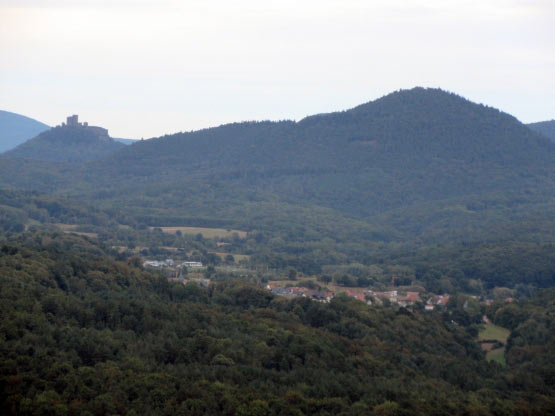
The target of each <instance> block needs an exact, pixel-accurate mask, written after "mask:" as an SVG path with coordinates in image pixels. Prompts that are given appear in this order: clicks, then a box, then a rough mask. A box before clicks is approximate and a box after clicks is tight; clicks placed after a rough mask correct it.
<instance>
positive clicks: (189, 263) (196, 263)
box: [181, 261, 202, 268]
mask: <svg viewBox="0 0 555 416" xmlns="http://www.w3.org/2000/svg"><path fill="white" fill-rule="evenodd" d="M181 267H191V268H196V267H202V263H201V262H200V261H184V262H183V263H181Z"/></svg>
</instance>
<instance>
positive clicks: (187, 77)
mask: <svg viewBox="0 0 555 416" xmlns="http://www.w3.org/2000/svg"><path fill="white" fill-rule="evenodd" d="M292 10H293V11H294V12H291V11H292ZM0 15H1V16H3V17H2V20H3V22H2V23H3V24H2V25H1V27H0V44H2V58H3V59H2V60H1V61H0V90H1V91H2V94H1V95H0V108H1V109H3V110H6V111H11V112H15V113H19V114H22V115H25V116H28V117H31V118H34V119H36V120H38V121H41V122H43V123H46V124H48V125H51V126H54V125H57V124H60V123H61V122H62V121H63V120H65V117H66V116H67V115H70V114H79V116H80V118H81V119H82V120H83V121H88V122H89V123H91V124H93V125H101V126H103V127H106V128H108V129H109V131H110V134H111V135H112V136H113V137H131V138H141V137H144V138H148V137H156V136H160V135H163V134H167V133H173V132H177V131H188V130H197V129H200V128H207V127H211V126H216V125H220V124H223V123H227V122H234V121H242V120H265V119H270V120H280V119H293V120H299V119H301V118H303V117H305V116H307V115H311V114H315V113H323V112H331V111H340V110H345V109H348V108H352V107H354V106H356V105H359V104H362V103H365V102H368V101H373V100H375V99H377V98H379V97H381V96H383V95H386V94H388V93H390V92H393V91H396V90H399V89H409V88H413V87H415V86H423V87H439V88H442V89H444V90H446V91H450V92H454V93H457V94H459V95H461V96H463V97H465V98H467V99H469V100H471V101H474V102H478V103H483V104H487V105H489V106H493V107H496V108H499V109H500V110H502V111H504V112H507V113H510V114H512V115H514V116H515V117H517V118H518V119H519V120H521V121H523V122H526V123H529V122H535V121H542V120H549V119H553V118H554V117H555V113H554V112H553V111H554V110H553V109H554V108H555V80H554V78H553V74H554V73H555V56H554V55H553V53H552V51H553V50H555V29H554V25H553V21H555V4H554V3H553V2H551V1H543V0H533V1H520V0H509V1H498V0H487V1H480V2H478V1H459V0H451V1H436V0H418V1H411V2H409V1H402V0H396V1H387V2H386V1H358V0H351V1H345V2H341V3H338V2H336V1H332V0H324V1H318V2H315V1H306V2H302V3H298V2H295V3H293V2H292V1H280V2H273V1H272V2H265V3H260V2H254V1H251V0H242V1H238V2H234V3H233V4H229V3H228V2H222V1H205V2H200V1H187V2H180V1H173V0H163V1H156V2H155V1H151V0H142V1H131V0H113V1H110V2H108V1H103V0H100V1H91V0H84V1H79V2H75V1H68V0H53V1H38V0H19V1H13V0H0Z"/></svg>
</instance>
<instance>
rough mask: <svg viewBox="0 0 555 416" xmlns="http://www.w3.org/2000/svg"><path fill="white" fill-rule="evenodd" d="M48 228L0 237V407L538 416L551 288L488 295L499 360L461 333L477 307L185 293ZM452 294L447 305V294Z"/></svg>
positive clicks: (77, 411)
mask: <svg viewBox="0 0 555 416" xmlns="http://www.w3.org/2000/svg"><path fill="white" fill-rule="evenodd" d="M137 260H138V259H137V258H132V259H129V261H127V262H125V261H121V259H120V261H117V260H116V259H115V258H114V257H113V253H111V252H110V251H109V250H107V249H106V248H105V247H102V246H101V245H99V244H95V243H93V242H91V241H90V240H86V239H83V238H81V237H78V236H70V235H64V234H62V233H47V232H32V233H24V234H17V235H15V234H14V235H11V236H9V237H5V236H0V275H1V276H2V279H0V311H1V313H2V320H1V322H0V339H2V348H0V363H1V364H0V391H1V392H2V394H0V406H1V408H2V414H5V415H91V414H92V415H107V414H111V415H115V414H122V415H123V414H126V415H133V414H147V415H276V416H277V415H362V414H372V415H454V414H461V415H484V416H489V415H492V416H493V415H522V414H526V415H546V414H553V411H554V409H555V402H554V400H553V397H554V396H553V394H554V381H553V380H554V379H553V363H552V361H553V360H551V358H552V356H553V331H549V329H550V328H552V327H553V323H554V322H553V316H554V315H553V312H554V308H553V301H552V299H553V291H546V292H544V293H543V294H542V296H541V297H538V298H537V299H536V300H534V301H531V302H528V303H520V302H515V304H513V305H510V306H508V307H505V306H503V305H494V307H496V308H497V309H496V310H492V311H491V313H490V315H491V318H492V319H495V321H496V322H498V321H499V323H505V324H506V325H508V326H509V325H510V326H509V327H510V328H511V329H514V331H513V332H512V334H511V337H510V340H509V345H508V347H507V351H508V366H507V367H502V366H500V365H499V364H497V363H495V362H487V361H486V360H485V359H484V353H483V352H482V351H481V350H480V347H479V345H478V343H477V342H476V341H475V337H476V333H477V328H478V327H477V325H475V322H476V320H477V321H479V320H480V319H481V313H479V312H478V313H477V314H476V313H475V312H472V310H470V309H469V310H468V311H467V310H465V308H466V306H464V307H463V306H458V303H460V304H461V305H462V304H463V303H465V300H467V298H465V297H462V296H461V297H453V299H454V301H452V302H450V303H448V304H447V305H446V308H445V311H444V313H443V314H441V313H426V312H424V311H423V310H422V305H421V306H420V307H419V308H414V309H412V310H408V309H404V308H399V307H397V306H384V307H376V306H368V305H366V304H365V303H364V302H360V301H357V300H354V299H350V298H348V297H347V296H337V297H336V298H334V299H333V300H332V301H331V302H330V303H329V304H325V303H320V302H315V301H311V300H309V299H307V298H297V299H293V300H287V299H285V298H281V297H276V296H274V295H273V294H272V293H270V292H269V291H266V290H264V289H261V288H258V287H256V286H254V285H251V284H247V283H245V282H234V281H227V282H221V283H218V284H213V285H211V286H210V287H209V288H201V287H199V286H197V285H196V284H195V283H189V284H187V285H183V283H181V282H178V283H171V282H168V280H167V279H166V278H165V277H161V276H159V275H155V274H151V273H149V272H147V271H145V270H143V269H141V267H140V266H139V264H138V263H139V262H138V261H137ZM457 299H458V300H460V302H458V301H457Z"/></svg>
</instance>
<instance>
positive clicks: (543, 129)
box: [527, 120, 555, 142]
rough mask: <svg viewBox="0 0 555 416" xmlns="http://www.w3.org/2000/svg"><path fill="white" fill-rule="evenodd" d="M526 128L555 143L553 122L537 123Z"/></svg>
mask: <svg viewBox="0 0 555 416" xmlns="http://www.w3.org/2000/svg"><path fill="white" fill-rule="evenodd" d="M527 126H528V127H530V128H531V129H532V130H534V131H536V132H538V133H540V134H541V135H543V136H545V137H547V138H548V139H551V140H553V141H554V142H555V120H549V121H539V122H537V123H530V124H528V125H527Z"/></svg>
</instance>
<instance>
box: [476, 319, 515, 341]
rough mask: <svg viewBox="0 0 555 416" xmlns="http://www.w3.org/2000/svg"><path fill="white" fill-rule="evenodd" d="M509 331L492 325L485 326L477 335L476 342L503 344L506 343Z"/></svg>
mask: <svg viewBox="0 0 555 416" xmlns="http://www.w3.org/2000/svg"><path fill="white" fill-rule="evenodd" d="M510 333H511V331H509V330H508V329H505V328H502V327H500V326H497V325H494V324H485V325H484V328H483V329H482V330H481V331H480V333H479V334H478V340H480V341H485V340H490V339H491V340H496V341H499V342H501V343H503V344H506V343H507V339H508V338H509V334H510Z"/></svg>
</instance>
